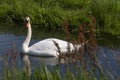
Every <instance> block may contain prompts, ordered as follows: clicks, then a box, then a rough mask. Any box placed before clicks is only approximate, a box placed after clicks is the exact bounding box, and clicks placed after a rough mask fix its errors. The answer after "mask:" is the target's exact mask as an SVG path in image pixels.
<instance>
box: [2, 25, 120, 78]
mask: <svg viewBox="0 0 120 80" xmlns="http://www.w3.org/2000/svg"><path fill="white" fill-rule="evenodd" d="M49 37H55V38H59V39H65V37H64V33H62V32H55V31H54V32H50V33H49V32H46V31H45V30H44V31H42V29H40V28H36V26H33V36H32V40H31V42H30V45H32V44H33V43H35V42H38V41H39V40H42V39H45V38H49ZM25 38H26V28H25V27H24V26H23V25H21V26H18V25H14V24H0V68H1V69H0V71H1V72H2V68H3V62H2V60H3V58H4V57H3V56H4V55H5V54H6V53H7V51H9V50H10V49H11V48H12V45H13V44H14V45H15V48H16V50H17V51H18V53H19V51H20V45H21V44H22V42H23V41H24V39H25ZM98 47H99V52H98V56H99V59H100V60H101V61H102V63H101V64H103V66H104V67H106V68H108V67H109V68H110V69H111V70H114V71H113V76H115V79H117V78H118V77H119V75H120V67H119V65H118V63H117V62H116V61H115V60H116V59H114V57H113V54H112V53H113V52H116V53H117V54H118V55H119V54H120V39H118V38H117V39H116V38H113V39H112V38H111V39H103V40H98ZM112 47H113V48H114V49H112ZM102 53H105V56H107V58H106V59H107V62H105V61H106V59H105V57H102V56H103V54H102ZM18 55H19V54H18ZM18 59H19V60H18V64H19V65H20V66H23V65H24V64H23V61H22V59H21V57H20V55H19V56H18ZM30 60H31V62H32V65H33V66H38V65H39V64H41V63H42V64H46V65H55V64H57V62H58V61H57V59H56V58H43V57H37V58H36V57H30ZM107 63H108V64H109V65H107ZM106 68H105V69H106ZM105 69H104V70H105ZM113 79H114V78H113Z"/></svg>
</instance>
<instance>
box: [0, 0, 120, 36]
mask: <svg viewBox="0 0 120 80" xmlns="http://www.w3.org/2000/svg"><path fill="white" fill-rule="evenodd" d="M89 12H92V15H93V16H94V17H95V18H96V21H97V24H96V25H97V33H100V35H102V34H103V33H105V34H110V35H113V36H119V35H120V28H119V26H120V22H119V21H120V13H119V12H120V0H20V1H19V0H1V1H0V22H10V23H17V24H18V23H19V24H22V23H24V17H25V16H26V15H29V16H30V17H31V21H32V23H33V24H39V26H41V27H44V28H47V29H50V30H53V29H55V30H57V28H58V27H60V28H61V26H62V23H63V21H64V20H65V19H66V20H67V21H68V22H69V25H70V26H71V27H72V28H74V29H78V26H79V25H80V24H83V23H86V24H87V25H88V24H89V23H91V19H90V17H89V15H88V14H89ZM101 33H102V34H101ZM103 35H104V34H103Z"/></svg>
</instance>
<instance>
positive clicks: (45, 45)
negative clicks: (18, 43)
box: [21, 17, 81, 57]
mask: <svg viewBox="0 0 120 80" xmlns="http://www.w3.org/2000/svg"><path fill="white" fill-rule="evenodd" d="M28 20H29V17H28ZM26 27H27V28H28V34H27V38H26V40H25V41H24V43H23V44H22V47H21V52H22V53H24V54H27V55H33V56H47V57H49V56H54V57H58V55H59V52H58V49H57V47H56V45H55V43H57V44H58V46H59V47H60V51H61V52H62V53H64V54H65V53H67V52H68V44H69V46H70V51H71V52H72V51H74V46H73V44H72V43H69V42H67V41H64V40H59V39H55V38H49V39H44V40H41V41H39V42H37V43H35V44H33V45H32V46H30V47H29V43H30V40H31V34H32V30H31V24H30V22H28V23H27V25H26ZM54 42H55V43H54ZM75 46H76V47H77V49H78V48H79V47H81V45H75Z"/></svg>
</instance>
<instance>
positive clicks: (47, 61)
mask: <svg viewBox="0 0 120 80" xmlns="http://www.w3.org/2000/svg"><path fill="white" fill-rule="evenodd" d="M30 59H31V61H32V64H33V65H38V64H39V65H41V64H42V65H51V66H55V65H57V64H58V63H59V62H58V58H56V57H35V56H30ZM60 63H65V61H64V60H63V59H61V61H60Z"/></svg>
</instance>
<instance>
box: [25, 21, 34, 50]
mask: <svg viewBox="0 0 120 80" xmlns="http://www.w3.org/2000/svg"><path fill="white" fill-rule="evenodd" d="M26 27H28V33H27V37H26V39H25V41H24V42H23V45H24V46H25V47H27V48H28V46H29V43H30V40H31V36H32V30H31V24H30V22H29V23H27V25H26Z"/></svg>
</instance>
